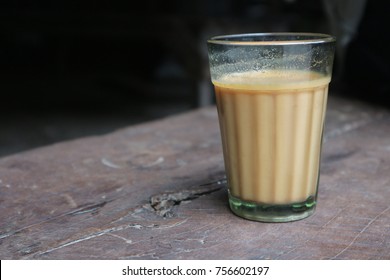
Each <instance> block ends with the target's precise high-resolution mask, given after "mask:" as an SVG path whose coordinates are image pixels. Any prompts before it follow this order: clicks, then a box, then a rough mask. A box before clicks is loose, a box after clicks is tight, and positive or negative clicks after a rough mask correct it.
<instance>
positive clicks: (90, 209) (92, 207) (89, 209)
mask: <svg viewBox="0 0 390 280" xmlns="http://www.w3.org/2000/svg"><path fill="white" fill-rule="evenodd" d="M113 200H114V199H111V200H106V201H102V202H99V203H93V204H88V205H84V206H82V207H79V208H77V209H74V210H72V211H69V212H65V213H63V214H59V215H56V216H54V217H51V218H48V219H46V220H43V221H40V222H37V223H34V224H30V225H27V226H25V227H22V228H18V229H15V230H12V231H9V232H3V233H0V239H4V238H7V237H9V236H12V235H15V234H18V233H20V232H22V231H24V230H27V229H30V228H32V227H35V226H39V225H42V224H44V223H48V222H52V221H54V220H57V219H60V218H63V217H65V216H75V215H81V214H86V213H96V211H98V210H99V209H100V208H102V207H104V206H105V205H106V204H107V203H108V202H111V201H113Z"/></svg>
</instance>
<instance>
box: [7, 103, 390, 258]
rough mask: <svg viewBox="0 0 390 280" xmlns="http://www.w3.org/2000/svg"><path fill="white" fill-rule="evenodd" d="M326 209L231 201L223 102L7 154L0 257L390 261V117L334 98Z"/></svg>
mask: <svg viewBox="0 0 390 280" xmlns="http://www.w3.org/2000/svg"><path fill="white" fill-rule="evenodd" d="M318 200H319V204H318V207H317V210H316V213H315V214H314V215H313V216H311V217H309V218H307V219H304V220H301V221H297V222H292V223H281V224H272V223H260V222H252V221H247V220H244V219H242V218H239V217H237V216H235V215H233V214H232V213H231V212H230V210H229V208H228V205H227V192H226V185H225V182H224V168H223V158H222V150H221V143H220V136H219V130H218V121H217V113H216V109H215V108H214V107H211V108H206V109H201V110H197V111H193V112H190V113H187V114H183V115H178V116H174V117H170V118H166V119H163V120H159V121H155V122H150V123H145V124H141V125H137V126H132V127H129V128H125V129H123V130H120V131H117V132H114V133H111V134H108V135H105V136H99V137H89V138H83V139H78V140H75V141H69V142H63V143H59V144H56V145H52V146H47V147H44V148H40V149H35V150H31V151H29V152H25V153H20V154H16V155H13V156H9V157H6V158H2V159H0V258H1V259H390V113H389V112H388V111H386V110H384V109H378V108H373V107H369V106H367V105H362V104H359V103H356V102H352V101H347V100H343V99H338V98H330V100H329V106H328V114H327V125H326V133H325V141H324V150H323V157H322V168H321V181H320V189H319V199H318Z"/></svg>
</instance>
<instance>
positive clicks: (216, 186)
mask: <svg viewBox="0 0 390 280" xmlns="http://www.w3.org/2000/svg"><path fill="white" fill-rule="evenodd" d="M225 184H226V179H222V180H217V181H213V182H209V183H206V184H202V185H199V186H196V187H190V188H188V189H185V190H180V191H178V192H171V193H163V194H157V195H154V196H152V197H151V198H150V206H152V209H153V210H154V211H155V212H156V214H157V215H159V216H161V217H164V218H171V217H174V216H175V214H174V211H173V210H174V208H175V206H178V205H180V204H181V203H182V202H183V201H189V200H194V199H197V198H199V197H201V196H204V195H208V194H211V193H213V192H216V191H219V190H220V189H222V187H223V186H225Z"/></svg>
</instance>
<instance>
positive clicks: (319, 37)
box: [207, 32, 336, 46]
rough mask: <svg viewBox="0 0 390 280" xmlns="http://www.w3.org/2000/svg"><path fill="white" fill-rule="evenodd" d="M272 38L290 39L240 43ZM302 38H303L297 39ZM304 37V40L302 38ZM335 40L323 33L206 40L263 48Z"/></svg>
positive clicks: (216, 37)
mask: <svg viewBox="0 0 390 280" xmlns="http://www.w3.org/2000/svg"><path fill="white" fill-rule="evenodd" d="M266 36H268V37H272V38H273V39H275V38H278V37H282V36H284V37H288V36H291V39H288V38H284V39H283V40H263V41H256V40H254V41H242V40H239V39H242V38H245V37H246V38H256V37H258V38H262V37H266ZM298 36H302V37H303V38H302V39H300V38H297V37H298ZM304 37H306V38H304ZM335 41H336V38H335V37H334V36H332V35H329V34H324V33H310V32H269V33H241V34H230V35H219V36H214V37H211V38H210V39H209V40H207V43H209V44H220V45H235V46H246V45H250V46H263V45H268V46H269V45H271V46H272V45H303V44H321V43H330V42H335Z"/></svg>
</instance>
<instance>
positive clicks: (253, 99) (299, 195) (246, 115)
mask: <svg viewBox="0 0 390 280" xmlns="http://www.w3.org/2000/svg"><path fill="white" fill-rule="evenodd" d="M329 82H330V77H325V76H323V75H322V74H318V73H315V72H305V71H286V70H283V71H278V70H268V71H263V72H256V71H252V72H242V73H236V74H230V75H226V76H223V77H221V78H220V79H218V80H214V81H213V83H214V86H215V93H216V99H217V107H218V114H219V121H220V129H221V136H222V144H223V152H224V160H225V169H226V173H227V179H228V184H229V192H230V194H231V195H232V196H234V197H236V198H239V199H241V200H244V201H248V202H255V203H261V204H272V205H285V204H291V203H299V202H303V201H306V200H307V199H308V198H310V197H313V198H314V197H315V196H316V192H317V184H318V175H319V174H318V172H319V171H318V170H319V162H320V153H321V142H322V141H321V140H322V139H321V138H322V131H323V125H324V118H325V109H326V100H327V94H328V84H329Z"/></svg>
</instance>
